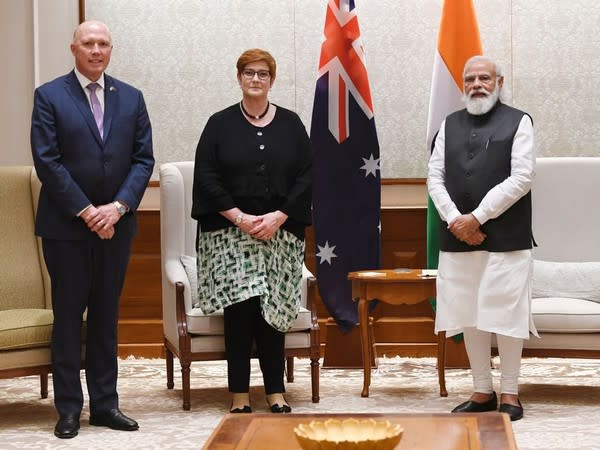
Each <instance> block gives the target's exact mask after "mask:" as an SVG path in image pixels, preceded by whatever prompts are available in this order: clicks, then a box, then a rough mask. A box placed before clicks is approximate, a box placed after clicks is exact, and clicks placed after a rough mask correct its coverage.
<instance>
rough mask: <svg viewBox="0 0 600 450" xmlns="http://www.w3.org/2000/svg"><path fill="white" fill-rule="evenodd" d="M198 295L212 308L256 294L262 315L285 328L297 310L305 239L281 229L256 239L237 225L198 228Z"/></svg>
mask: <svg viewBox="0 0 600 450" xmlns="http://www.w3.org/2000/svg"><path fill="white" fill-rule="evenodd" d="M198 247H199V248H198V298H199V303H200V309H201V310H202V312H204V313H205V314H211V313H214V312H216V311H219V310H220V309H223V308H225V307H227V306H229V305H233V304H235V303H239V302H243V301H244V300H248V299H249V298H251V297H256V296H259V297H260V299H261V303H260V304H261V311H262V315H263V317H264V319H265V320H266V321H267V323H268V324H270V325H271V326H272V327H273V328H275V329H276V330H279V331H281V332H286V331H287V330H288V329H289V328H290V327H291V325H292V323H294V320H296V317H297V316H298V306H299V304H300V295H301V292H302V289H301V287H302V286H301V283H302V264H303V261H304V241H302V240H300V239H298V238H297V237H296V236H294V235H293V234H292V233H289V232H288V231H285V230H282V229H280V230H279V231H277V233H275V235H274V236H273V238H272V239H271V240H269V241H260V240H258V239H254V238H253V237H251V236H249V235H247V234H245V233H243V232H242V231H241V230H240V229H239V228H233V227H229V228H225V229H222V230H217V231H209V232H202V233H200V236H199V242H198Z"/></svg>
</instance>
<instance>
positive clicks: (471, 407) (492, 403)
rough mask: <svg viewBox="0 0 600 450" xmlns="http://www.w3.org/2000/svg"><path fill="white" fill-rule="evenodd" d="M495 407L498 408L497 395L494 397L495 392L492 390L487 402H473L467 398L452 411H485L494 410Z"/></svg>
mask: <svg viewBox="0 0 600 450" xmlns="http://www.w3.org/2000/svg"><path fill="white" fill-rule="evenodd" d="M496 408H498V397H496V392H492V398H491V399H490V400H488V401H487V402H474V401H473V400H468V401H466V402H464V403H461V404H460V405H458V406H457V407H456V408H454V409H453V410H452V412H453V413H461V412H486V411H496Z"/></svg>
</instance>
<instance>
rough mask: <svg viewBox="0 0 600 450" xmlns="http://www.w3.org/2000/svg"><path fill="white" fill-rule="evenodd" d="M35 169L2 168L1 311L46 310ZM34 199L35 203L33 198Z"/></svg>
mask: <svg viewBox="0 0 600 450" xmlns="http://www.w3.org/2000/svg"><path fill="white" fill-rule="evenodd" d="M37 193H38V192H32V167H31V166H11V167H0V310H7V309H20V308H46V307H48V305H47V302H46V291H45V289H44V279H43V277H44V273H43V272H44V270H45V265H44V263H43V260H42V259H41V252H40V248H39V240H38V239H37V238H36V236H35V220H34V217H35V203H36V201H37ZM33 194H36V195H35V199H34V195H33Z"/></svg>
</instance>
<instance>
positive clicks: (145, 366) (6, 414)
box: [0, 358, 600, 450]
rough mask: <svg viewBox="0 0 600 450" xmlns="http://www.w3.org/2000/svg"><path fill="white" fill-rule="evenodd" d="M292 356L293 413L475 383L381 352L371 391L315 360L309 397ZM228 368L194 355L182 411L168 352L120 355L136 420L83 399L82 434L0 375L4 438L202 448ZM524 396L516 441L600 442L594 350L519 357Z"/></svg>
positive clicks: (408, 408)
mask: <svg viewBox="0 0 600 450" xmlns="http://www.w3.org/2000/svg"><path fill="white" fill-rule="evenodd" d="M177 364H178V362H177V361H176V365H177ZM295 366H296V368H295V382H294V383H291V384H288V386H287V389H288V393H287V395H286V397H287V399H288V401H289V402H290V404H291V405H292V407H293V408H294V412H295V413H308V412H349V411H350V412H397V413H404V412H447V411H450V410H451V409H452V408H453V407H454V406H455V405H456V404H458V403H460V402H462V401H464V400H465V399H466V398H467V397H468V395H469V394H470V391H471V379H470V375H469V372H468V371H467V370H457V369H454V370H448V371H447V374H446V384H447V387H448V392H449V396H448V397H447V398H442V397H440V396H439V394H438V384H437V372H436V368H435V360H434V359H433V358H422V359H410V358H381V359H380V360H379V367H378V369H377V370H375V371H374V373H373V376H372V379H371V389H370V396H369V398H362V397H361V396H360V391H361V389H362V371H361V370H349V369H346V370H339V369H326V370H321V402H320V403H318V404H313V403H311V401H310V375H309V366H308V361H307V360H297V361H296V364H295ZM176 367H178V366H176ZM225 369H226V368H225V364H224V363H223V362H205V363H194V364H192V410H191V411H189V412H184V411H183V410H182V409H181V391H180V387H181V383H180V379H179V377H176V380H175V389H174V390H172V391H169V390H167V389H166V377H165V362H164V360H144V359H137V360H136V359H127V360H123V361H121V362H120V378H119V392H120V398H121V407H122V409H123V411H124V412H125V413H126V414H128V415H130V416H131V417H133V418H135V419H137V420H138V422H139V423H140V430H139V431H137V432H119V431H113V430H108V429H106V428H101V427H92V426H90V425H89V424H88V423H87V418H88V410H87V404H86V407H85V409H84V411H83V414H82V422H81V424H82V427H81V430H80V433H79V436H77V437H76V438H75V439H71V440H59V439H56V438H55V437H54V436H53V434H52V431H53V427H54V424H55V422H56V413H55V411H54V407H53V405H52V399H51V397H52V393H50V398H49V399H46V400H40V399H39V398H38V397H37V396H38V392H39V382H38V378H37V377H24V378H17V379H8V380H0V392H2V397H1V399H0V448H2V449H9V448H19V449H25V448H26V449H63V448H69V449H133V448H136V449H198V448H201V447H202V445H203V444H204V442H205V441H206V440H207V438H208V436H209V435H210V433H211V432H212V430H213V429H214V428H215V426H216V425H217V423H218V422H219V420H220V419H221V417H222V415H223V414H224V413H225V412H226V411H227V408H228V406H229V395H228V393H227V387H226V371H225ZM176 375H178V373H177V370H176ZM261 383H262V381H261V378H260V372H259V370H258V366H257V365H256V364H255V365H253V372H252V388H251V399H252V406H253V408H254V410H255V411H257V412H267V406H266V403H265V400H264V395H263V391H262V387H261ZM50 385H51V383H50ZM521 400H522V402H523V406H524V407H525V418H524V419H523V420H521V421H519V422H515V423H514V424H513V430H514V432H515V436H516V440H517V445H518V448H519V449H520V450H528V449H544V450H550V449H561V450H567V449H577V450H592V449H595V450H597V449H600V427H599V426H598V417H599V414H600V413H599V411H600V408H599V407H600V360H577V359H558V358H557V359H554V358H552V359H550V358H549V359H537V358H530V359H525V360H524V363H523V368H522V379H521Z"/></svg>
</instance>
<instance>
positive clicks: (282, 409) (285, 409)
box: [271, 403, 292, 413]
mask: <svg viewBox="0 0 600 450" xmlns="http://www.w3.org/2000/svg"><path fill="white" fill-rule="evenodd" d="M271 412H272V413H290V412H292V408H291V407H290V405H286V404H283V405H281V406H279V403H274V404H272V405H271Z"/></svg>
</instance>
